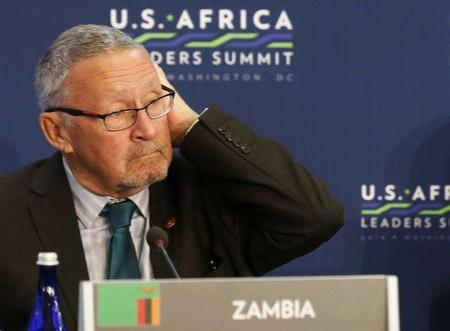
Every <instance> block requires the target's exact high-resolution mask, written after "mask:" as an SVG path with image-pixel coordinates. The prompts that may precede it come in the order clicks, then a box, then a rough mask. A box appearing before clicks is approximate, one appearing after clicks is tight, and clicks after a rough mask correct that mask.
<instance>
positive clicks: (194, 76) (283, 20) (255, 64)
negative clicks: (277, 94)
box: [109, 8, 295, 83]
mask: <svg viewBox="0 0 450 331" xmlns="http://www.w3.org/2000/svg"><path fill="white" fill-rule="evenodd" d="M109 16H110V24H111V26H112V27H114V28H117V29H121V30H123V31H125V32H127V33H128V34H129V35H130V36H132V37H133V38H134V39H135V40H136V41H137V42H139V43H141V44H143V45H144V46H145V47H146V48H147V50H148V51H149V54H150V56H151V58H152V60H153V61H154V62H155V63H157V64H160V65H162V66H163V67H165V68H168V69H169V70H168V76H169V79H171V80H187V81H205V80H206V81H245V82H267V81H276V82H283V83H290V82H293V80H294V75H293V73H292V69H291V66H292V65H293V63H294V43H295V41H294V25H293V20H292V18H291V16H290V14H289V12H288V11H287V10H285V9H278V8H277V9H268V8H261V9H256V10H247V9H238V10H231V9H226V8H222V9H208V8H203V9H195V10H194V9H189V8H184V9H180V10H173V11H163V10H159V9H158V8H144V9H142V10H140V12H133V11H131V10H130V9H126V8H121V9H119V8H112V9H110V12H109ZM171 67H173V68H174V69H176V70H173V72H172V71H171V70H170V68H171Z"/></svg>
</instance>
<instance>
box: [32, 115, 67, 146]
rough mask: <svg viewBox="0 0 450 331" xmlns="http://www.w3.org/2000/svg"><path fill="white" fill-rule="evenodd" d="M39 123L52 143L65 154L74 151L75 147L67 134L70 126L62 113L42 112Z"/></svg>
mask: <svg viewBox="0 0 450 331" xmlns="http://www.w3.org/2000/svg"><path fill="white" fill-rule="evenodd" d="M39 124H40V125H41V129H42V132H43V133H44V135H45V138H46V139H47V141H48V142H49V144H50V145H52V146H53V147H55V148H56V149H58V150H60V151H61V152H63V153H65V154H68V153H72V152H73V147H72V144H71V141H70V139H69V137H68V134H67V132H68V128H67V127H66V125H65V123H64V119H63V118H62V116H61V115H60V114H56V113H42V114H41V115H39Z"/></svg>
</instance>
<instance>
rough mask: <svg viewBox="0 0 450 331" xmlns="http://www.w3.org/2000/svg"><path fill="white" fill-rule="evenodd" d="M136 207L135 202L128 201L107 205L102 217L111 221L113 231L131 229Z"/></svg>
mask: <svg viewBox="0 0 450 331" xmlns="http://www.w3.org/2000/svg"><path fill="white" fill-rule="evenodd" d="M135 208H136V205H135V204H134V203H133V201H131V200H129V199H126V200H124V201H121V202H117V203H111V204H107V205H106V206H105V207H104V208H103V210H102V212H101V215H103V216H106V217H108V218H109V220H110V221H111V225H112V229H113V231H114V230H116V229H119V228H122V227H129V226H130V223H131V217H132V216H133V213H134V210H135Z"/></svg>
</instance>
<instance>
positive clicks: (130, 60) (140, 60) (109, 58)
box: [69, 49, 160, 96]
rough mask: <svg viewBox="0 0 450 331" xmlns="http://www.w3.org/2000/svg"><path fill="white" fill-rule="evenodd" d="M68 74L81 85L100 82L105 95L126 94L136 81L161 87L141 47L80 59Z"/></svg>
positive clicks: (152, 87)
mask: <svg viewBox="0 0 450 331" xmlns="http://www.w3.org/2000/svg"><path fill="white" fill-rule="evenodd" d="M69 76H71V78H72V79H74V80H78V82H79V83H81V84H82V85H84V84H85V83H88V84H89V83H91V84H92V83H94V84H101V85H103V87H104V89H103V90H104V93H105V94H112V95H115V96H120V95H125V94H127V93H129V87H128V86H127V85H130V84H133V83H136V82H139V84H140V85H144V86H148V88H151V89H155V90H159V89H160V83H159V79H158V74H157V72H156V69H155V67H154V66H153V63H152V62H151V60H150V57H149V56H148V53H147V52H145V51H143V50H141V49H125V50H118V51H114V52H109V53H106V54H99V55H95V56H92V57H89V58H85V59H82V60H80V61H78V62H77V63H75V64H74V65H73V67H72V70H71V72H70V73H69ZM72 79H70V80H72ZM72 81H73V80H72Z"/></svg>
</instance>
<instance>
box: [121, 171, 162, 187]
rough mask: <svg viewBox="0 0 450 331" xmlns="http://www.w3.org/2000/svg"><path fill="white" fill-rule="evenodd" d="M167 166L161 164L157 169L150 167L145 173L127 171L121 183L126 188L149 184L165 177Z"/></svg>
mask: <svg viewBox="0 0 450 331" xmlns="http://www.w3.org/2000/svg"><path fill="white" fill-rule="evenodd" d="M167 172H168V167H167V166H162V167H160V168H159V169H152V170H150V171H149V172H145V173H129V174H127V175H126V176H125V177H124V178H123V180H122V183H121V186H123V187H126V188H137V187H144V186H149V185H151V184H153V183H156V182H160V181H162V180H164V179H165V178H166V177H167Z"/></svg>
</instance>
